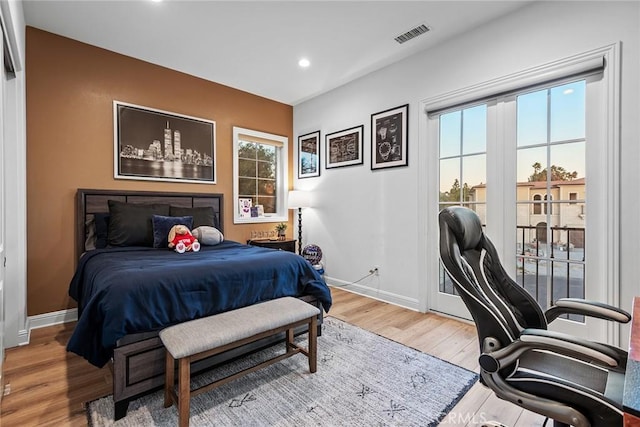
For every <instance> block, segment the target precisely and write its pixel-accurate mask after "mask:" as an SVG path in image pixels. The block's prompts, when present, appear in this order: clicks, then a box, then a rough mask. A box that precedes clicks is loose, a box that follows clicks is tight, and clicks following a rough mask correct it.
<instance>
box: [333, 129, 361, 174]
mask: <svg viewBox="0 0 640 427" xmlns="http://www.w3.org/2000/svg"><path fill="white" fill-rule="evenodd" d="M363 133H364V125H360V126H356V127H353V128H350V129H345V130H341V131H339V132H333V133H330V134H327V135H325V149H326V152H325V159H326V165H325V167H326V169H331V168H339V167H342V166H352V165H361V164H362V163H363V160H362V135H363Z"/></svg>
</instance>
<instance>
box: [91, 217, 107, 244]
mask: <svg viewBox="0 0 640 427" xmlns="http://www.w3.org/2000/svg"><path fill="white" fill-rule="evenodd" d="M93 223H94V225H95V227H96V249H104V248H106V247H107V245H108V244H109V241H108V234H109V213H108V212H99V213H95V214H93Z"/></svg>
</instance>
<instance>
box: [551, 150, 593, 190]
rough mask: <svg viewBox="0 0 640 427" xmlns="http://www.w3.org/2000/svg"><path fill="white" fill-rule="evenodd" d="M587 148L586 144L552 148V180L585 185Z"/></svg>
mask: <svg viewBox="0 0 640 427" xmlns="http://www.w3.org/2000/svg"><path fill="white" fill-rule="evenodd" d="M585 148H586V145H585V143H584V142H572V143H569V144H559V145H552V146H550V147H549V150H550V158H551V180H552V181H576V182H580V183H583V181H584V178H585V172H586V170H587V166H586V157H585ZM567 188H568V187H567ZM567 192H568V191H567ZM565 197H566V196H565ZM565 200H566V199H565Z"/></svg>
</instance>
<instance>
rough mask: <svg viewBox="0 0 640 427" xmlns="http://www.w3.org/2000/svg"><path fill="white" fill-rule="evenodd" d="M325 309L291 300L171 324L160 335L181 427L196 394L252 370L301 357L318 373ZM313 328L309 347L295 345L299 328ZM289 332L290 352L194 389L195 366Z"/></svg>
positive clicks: (167, 392)
mask: <svg viewBox="0 0 640 427" xmlns="http://www.w3.org/2000/svg"><path fill="white" fill-rule="evenodd" d="M318 314H320V310H319V309H318V308H317V307H314V306H312V305H311V304H308V303H306V302H304V301H301V300H299V299H297V298H292V297H285V298H278V299H275V300H271V301H266V302H262V303H259V304H255V305H250V306H247V307H243V308H239V309H237V310H232V311H227V312H225V313H220V314H216V315H213V316H209V317H203V318H201V319H196V320H191V321H189V322H184V323H180V324H177V325H174V326H170V327H168V328H166V329H164V330H162V331H161V332H160V339H161V340H162V343H163V344H164V346H165V348H166V350H167V357H166V370H165V371H166V373H165V387H164V406H165V408H168V407H170V406H171V405H172V404H173V403H176V404H177V406H178V417H179V425H180V426H188V425H189V409H190V398H191V396H195V395H198V394H200V393H204V392H206V391H209V390H211V389H213V388H215V387H218V386H221V385H223V384H226V383H228V382H229V381H232V380H234V379H237V378H239V377H241V376H243V375H246V374H248V373H250V372H254V371H256V370H258V369H261V368H264V367H266V366H269V365H271V364H273V363H276V362H279V361H280V360H283V359H285V358H287V357H291V356H293V355H294V354H297V353H303V354H304V355H306V356H307V358H308V359H309V371H311V373H313V372H315V371H316V358H317V316H318ZM304 324H307V326H308V330H309V345H308V348H307V349H304V348H302V347H299V346H298V345H297V344H296V343H294V341H293V337H294V328H296V327H298V326H301V325H304ZM281 332H286V334H285V335H286V340H285V344H286V352H285V353H283V354H280V355H279V356H276V357H274V358H272V359H269V360H266V361H264V362H262V363H260V364H258V365H256V366H253V367H250V368H247V369H244V370H242V371H240V372H238V373H235V374H233V375H230V376H228V377H226V378H223V379H220V380H217V381H214V382H213V383H211V384H207V385H205V386H203V387H200V388H198V389H196V390H193V391H191V390H190V388H191V365H190V364H191V362H195V361H198V360H201V359H204V358H207V357H210V356H213V355H215V354H218V353H222V352H224V351H227V350H230V349H233V348H236V347H240V346H242V345H244V344H247V343H250V342H254V341H257V340H259V339H262V338H265V337H268V336H271V335H275V334H278V333H281ZM176 360H177V361H178V392H177V393H176V390H175V361H176Z"/></svg>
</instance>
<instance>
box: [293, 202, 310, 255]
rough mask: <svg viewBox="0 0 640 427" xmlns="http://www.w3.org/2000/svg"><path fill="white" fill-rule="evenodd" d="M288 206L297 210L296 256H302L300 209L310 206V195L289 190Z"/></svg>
mask: <svg viewBox="0 0 640 427" xmlns="http://www.w3.org/2000/svg"><path fill="white" fill-rule="evenodd" d="M288 205H289V209H298V255H302V208H308V207H310V206H311V197H310V194H309V193H308V192H306V191H301V190H291V191H289V198H288Z"/></svg>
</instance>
